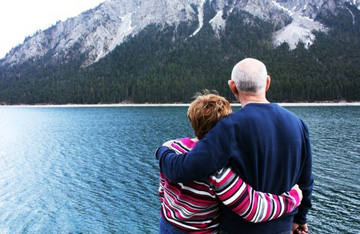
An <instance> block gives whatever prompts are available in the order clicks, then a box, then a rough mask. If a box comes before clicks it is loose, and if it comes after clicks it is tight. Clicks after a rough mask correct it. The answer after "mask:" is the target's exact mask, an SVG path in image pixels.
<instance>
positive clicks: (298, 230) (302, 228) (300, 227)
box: [291, 223, 309, 234]
mask: <svg viewBox="0 0 360 234" xmlns="http://www.w3.org/2000/svg"><path fill="white" fill-rule="evenodd" d="M307 233H309V229H308V226H307V224H297V223H293V225H292V228H291V234H307Z"/></svg>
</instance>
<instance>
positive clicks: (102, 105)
mask: <svg viewBox="0 0 360 234" xmlns="http://www.w3.org/2000/svg"><path fill="white" fill-rule="evenodd" d="M277 104H279V105H280V106H285V107H287V106H294V107H296V106H360V102H311V103H307V102H299V103H290V102H283V103H277ZM189 105H190V103H164V104H160V103H159V104H152V103H144V104H132V103H116V104H115V103H114V104H59V105H57V104H37V105H0V107H152V106H153V107H161V106H164V107H168V106H189ZM231 106H235V107H236V106H241V104H240V103H231Z"/></svg>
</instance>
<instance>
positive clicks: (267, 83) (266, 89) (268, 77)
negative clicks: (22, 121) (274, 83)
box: [265, 76, 271, 92]
mask: <svg viewBox="0 0 360 234" xmlns="http://www.w3.org/2000/svg"><path fill="white" fill-rule="evenodd" d="M270 83H271V78H270V76H267V77H266V86H265V92H267V91H268V90H269V88H270Z"/></svg>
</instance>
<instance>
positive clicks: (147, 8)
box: [0, 0, 360, 66]
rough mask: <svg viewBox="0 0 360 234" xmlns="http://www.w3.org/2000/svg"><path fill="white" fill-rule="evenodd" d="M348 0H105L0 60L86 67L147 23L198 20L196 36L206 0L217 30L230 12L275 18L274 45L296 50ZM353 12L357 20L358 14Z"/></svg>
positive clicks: (354, 0)
mask: <svg viewBox="0 0 360 234" xmlns="http://www.w3.org/2000/svg"><path fill="white" fill-rule="evenodd" d="M345 2H348V3H349V4H351V5H354V6H356V7H357V8H358V9H360V0H262V1H258V0H247V1H231V0H186V1H180V0H146V1H145V0H132V1H129V0H107V1H105V2H103V3H102V4H101V5H99V6H98V7H96V8H94V9H91V10H88V11H86V12H84V13H82V14H80V15H79V16H77V17H74V18H70V19H68V20H66V21H64V22H59V23H57V24H56V25H55V26H53V27H51V28H49V29H47V30H44V31H40V32H38V33H37V34H35V35H34V36H32V37H29V38H27V39H26V40H25V41H24V43H23V44H22V45H19V46H18V47H16V48H14V49H13V50H11V51H10V52H9V53H8V54H7V55H6V57H5V59H3V60H2V61H0V64H2V65H14V64H18V63H22V62H25V61H27V60H36V59H38V58H41V57H42V56H44V55H46V54H47V55H49V54H50V55H51V57H52V58H53V59H54V60H55V61H56V60H63V59H65V61H66V60H67V59H70V58H71V56H74V54H78V53H81V54H84V55H85V57H86V60H85V62H84V64H83V65H84V66H87V65H90V64H92V63H95V62H97V61H99V59H101V58H103V57H104V56H106V55H107V54H108V53H109V52H111V51H112V50H113V49H115V47H116V46H118V45H120V44H121V43H122V42H124V41H125V40H127V38H131V37H132V36H134V35H136V34H137V33H139V32H140V31H141V30H143V29H144V28H145V27H146V26H147V25H149V24H160V25H166V24H169V25H172V24H174V25H178V24H179V23H180V22H183V21H185V22H187V21H197V22H198V23H199V25H198V28H197V29H196V30H195V31H194V32H193V33H192V35H191V36H196V35H197V33H198V32H199V31H200V30H201V28H202V26H203V24H204V6H205V4H206V3H210V4H208V5H211V7H213V10H214V12H216V14H215V15H214V17H213V18H212V19H210V21H209V22H210V24H211V25H212V27H213V29H214V31H215V32H216V33H217V34H218V35H219V34H220V33H221V32H222V31H223V30H224V29H225V26H226V18H227V16H228V15H230V14H231V13H232V12H233V11H235V10H241V11H245V12H248V13H250V14H251V15H253V16H255V17H258V18H260V19H262V20H265V21H271V22H272V23H273V24H274V25H275V27H276V28H280V29H279V30H278V31H276V32H275V33H274V35H273V38H274V44H275V45H279V44H281V43H283V42H287V43H289V45H290V48H291V49H293V48H295V47H296V44H297V43H298V41H299V40H301V41H303V42H304V43H305V45H306V46H310V45H311V44H312V43H313V41H314V39H315V36H314V35H313V33H312V30H320V31H327V28H326V27H325V26H323V25H322V24H321V23H319V22H317V21H315V20H314V19H315V18H316V16H317V15H318V14H319V13H320V12H321V11H322V10H324V9H325V10H330V11H334V9H336V7H338V6H339V5H341V4H342V5H343V4H344V3H345ZM349 11H350V10H349ZM350 13H351V11H350ZM352 16H353V19H354V20H353V23H355V22H356V20H355V18H354V14H352ZM289 22H291V23H290V24H287V25H286V23H289Z"/></svg>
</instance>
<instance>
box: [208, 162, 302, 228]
mask: <svg viewBox="0 0 360 234" xmlns="http://www.w3.org/2000/svg"><path fill="white" fill-rule="evenodd" d="M209 180H210V184H211V185H212V186H213V188H214V190H215V192H216V194H217V196H218V197H219V199H220V200H221V202H222V203H223V204H225V205H226V206H227V207H229V208H230V209H231V210H232V211H234V212H235V213H237V214H238V215H240V216H241V217H243V218H244V219H245V220H247V221H249V222H253V223H258V222H265V221H269V220H273V219H276V218H279V217H280V216H282V215H284V214H287V213H290V212H291V211H293V210H294V209H295V208H296V207H298V206H299V204H300V197H299V194H298V192H297V191H296V190H295V189H293V190H290V191H289V192H285V193H283V194H281V195H273V194H269V193H263V192H258V191H255V190H254V189H253V188H252V187H251V186H250V185H248V184H246V183H245V182H244V181H243V180H242V179H241V178H240V177H239V176H238V175H237V174H236V173H235V172H234V171H233V170H232V169H231V168H230V167H224V168H223V169H221V170H220V171H218V172H216V173H215V174H213V175H212V176H210V177H209Z"/></svg>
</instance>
